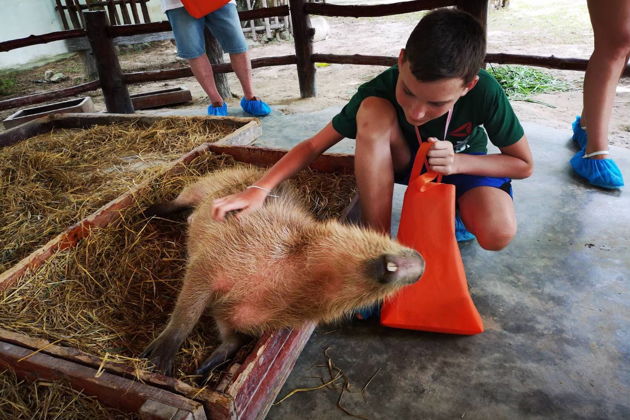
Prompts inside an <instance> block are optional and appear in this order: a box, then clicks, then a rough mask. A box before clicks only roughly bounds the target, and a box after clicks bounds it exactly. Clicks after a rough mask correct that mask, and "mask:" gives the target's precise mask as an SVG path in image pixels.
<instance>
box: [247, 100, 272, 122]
mask: <svg viewBox="0 0 630 420" xmlns="http://www.w3.org/2000/svg"><path fill="white" fill-rule="evenodd" d="M241 108H243V111H245V112H247V113H248V114H250V115H253V116H254V117H264V116H265V115H269V114H270V113H271V108H270V107H269V105H267V104H266V103H265V102H263V101H262V100H260V99H259V98H257V97H255V96H254V97H253V98H252V99H246V98H245V97H243V98H242V99H241Z"/></svg>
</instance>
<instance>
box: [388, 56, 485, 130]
mask: <svg viewBox="0 0 630 420" xmlns="http://www.w3.org/2000/svg"><path fill="white" fill-rule="evenodd" d="M403 57H404V50H402V51H401V52H400V55H399V56H398V69H399V74H398V82H397V83H396V100H397V101H398V103H399V104H400V106H401V107H402V109H403V111H404V112H405V117H406V119H407V122H408V123H409V124H411V125H415V126H421V125H423V124H425V123H427V122H429V121H431V120H433V119H435V118H438V117H441V116H442V115H444V114H445V113H446V112H448V110H449V109H451V108H452V107H453V105H454V104H455V102H457V100H458V99H459V98H460V97H462V96H464V95H465V94H466V93H468V91H469V90H470V89H472V88H473V87H474V86H475V84H477V80H478V79H479V78H478V77H477V76H475V79H474V80H473V81H472V82H470V83H467V84H465V83H464V81H463V79H461V78H449V79H439V80H434V81H432V82H422V81H420V80H418V79H416V76H414V75H413V73H412V72H411V70H410V69H409V62H408V61H404V60H403Z"/></svg>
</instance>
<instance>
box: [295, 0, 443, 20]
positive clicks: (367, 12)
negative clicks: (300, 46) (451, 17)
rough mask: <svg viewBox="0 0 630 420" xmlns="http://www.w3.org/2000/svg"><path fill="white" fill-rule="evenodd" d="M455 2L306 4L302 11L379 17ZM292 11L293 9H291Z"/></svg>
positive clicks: (439, 0)
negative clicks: (361, 4)
mask: <svg viewBox="0 0 630 420" xmlns="http://www.w3.org/2000/svg"><path fill="white" fill-rule="evenodd" d="M453 5H455V0H412V1H404V2H399V3H391V4H378V5H373V6H356V5H348V6H341V5H336V4H325V3H306V5H305V6H304V10H305V12H306V13H308V14H311V15H320V16H335V17H381V16H391V15H399V14H403V13H412V12H419V11H421V10H431V9H436V8H438V7H445V6H453ZM291 10H293V9H291Z"/></svg>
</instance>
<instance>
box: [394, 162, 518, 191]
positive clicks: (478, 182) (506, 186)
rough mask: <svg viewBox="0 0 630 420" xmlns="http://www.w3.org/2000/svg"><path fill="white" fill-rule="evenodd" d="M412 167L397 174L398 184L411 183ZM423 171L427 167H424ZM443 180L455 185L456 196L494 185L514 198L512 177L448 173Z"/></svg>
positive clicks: (396, 180)
mask: <svg viewBox="0 0 630 420" xmlns="http://www.w3.org/2000/svg"><path fill="white" fill-rule="evenodd" d="M471 154H472V155H485V153H471ZM410 172H411V168H409V171H407V172H406V173H400V174H396V175H395V177H394V178H395V179H394V181H395V182H396V183H397V184H404V185H407V184H409V176H410ZM422 172H423V173H424V172H425V169H424V168H422ZM442 182H443V183H445V184H453V185H455V196H456V198H459V197H461V196H462V195H463V194H464V193H465V192H466V191H469V190H471V189H473V188H475V187H494V188H498V189H500V190H503V191H505V192H506V193H508V194H509V195H510V197H512V198H514V195H513V192H512V180H511V179H510V178H503V177H493V176H480V175H468V174H454V175H446V176H443V177H442Z"/></svg>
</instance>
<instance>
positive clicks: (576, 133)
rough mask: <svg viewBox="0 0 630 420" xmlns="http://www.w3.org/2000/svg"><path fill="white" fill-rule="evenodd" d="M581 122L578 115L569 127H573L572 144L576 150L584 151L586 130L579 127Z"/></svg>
mask: <svg viewBox="0 0 630 420" xmlns="http://www.w3.org/2000/svg"><path fill="white" fill-rule="evenodd" d="M581 121H582V118H581V117H580V116H579V115H578V116H577V117H575V121H573V124H571V126H572V127H573V143H575V145H576V146H577V147H578V148H580V149H584V148H585V147H586V130H584V129H583V128H582V126H581V125H580V123H581Z"/></svg>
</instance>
